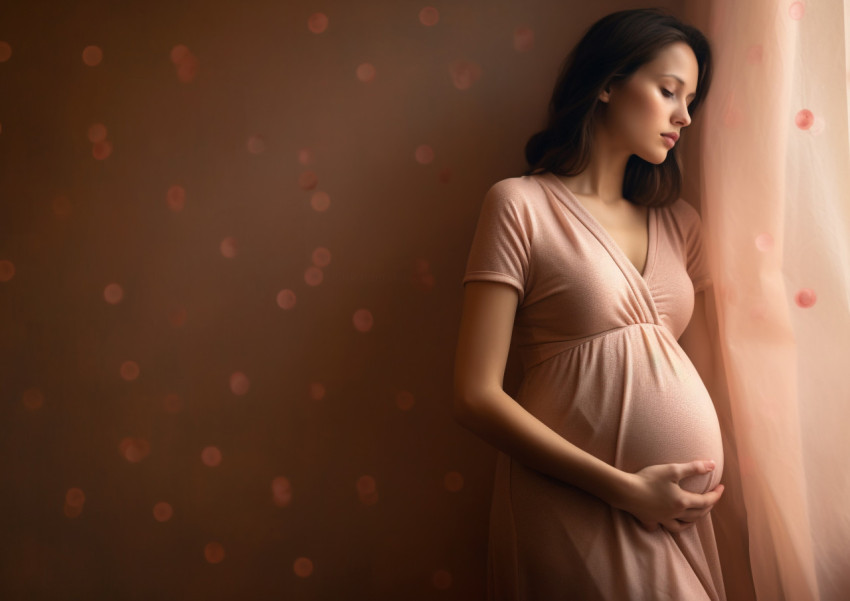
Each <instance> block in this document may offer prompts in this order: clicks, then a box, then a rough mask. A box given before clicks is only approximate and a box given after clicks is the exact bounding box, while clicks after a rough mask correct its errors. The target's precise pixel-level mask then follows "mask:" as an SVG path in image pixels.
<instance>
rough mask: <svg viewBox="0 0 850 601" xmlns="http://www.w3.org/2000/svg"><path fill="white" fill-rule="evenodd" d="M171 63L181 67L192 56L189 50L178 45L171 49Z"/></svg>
mask: <svg viewBox="0 0 850 601" xmlns="http://www.w3.org/2000/svg"><path fill="white" fill-rule="evenodd" d="M170 56H171V62H172V63H174V64H175V65H180V64H182V63H183V62H185V61H186V60H187V59H189V58H190V57H191V56H192V53H191V52H190V51H189V49H188V48H187V47H186V46H185V45H183V44H177V45H176V46H174V48H172V49H171V55H170Z"/></svg>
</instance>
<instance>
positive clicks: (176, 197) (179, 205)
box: [165, 184, 186, 213]
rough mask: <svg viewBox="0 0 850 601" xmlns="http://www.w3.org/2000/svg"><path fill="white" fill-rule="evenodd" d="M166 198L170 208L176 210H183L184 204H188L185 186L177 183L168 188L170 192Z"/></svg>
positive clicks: (166, 194)
mask: <svg viewBox="0 0 850 601" xmlns="http://www.w3.org/2000/svg"><path fill="white" fill-rule="evenodd" d="M165 200H166V202H167V203H168V208H169V209H171V210H172V211H174V212H175V213H176V212H177V211H182V210H183V205H185V204H186V190H185V188H183V186H179V185H177V184H175V185H173V186H171V187H170V188H168V192H166V193H165Z"/></svg>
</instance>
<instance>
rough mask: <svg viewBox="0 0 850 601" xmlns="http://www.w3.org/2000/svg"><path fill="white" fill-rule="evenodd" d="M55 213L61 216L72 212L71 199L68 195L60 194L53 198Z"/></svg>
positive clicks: (66, 215)
mask: <svg viewBox="0 0 850 601" xmlns="http://www.w3.org/2000/svg"><path fill="white" fill-rule="evenodd" d="M53 214H54V215H56V216H57V217H60V218H65V217H68V216H69V215H70V214H71V201H70V200H68V197H67V196H65V195H62V194H60V195H59V196H57V197H56V198H54V199H53Z"/></svg>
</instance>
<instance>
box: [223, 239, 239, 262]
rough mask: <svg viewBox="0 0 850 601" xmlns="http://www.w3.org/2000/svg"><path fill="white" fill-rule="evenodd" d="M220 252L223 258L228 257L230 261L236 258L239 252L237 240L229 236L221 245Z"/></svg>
mask: <svg viewBox="0 0 850 601" xmlns="http://www.w3.org/2000/svg"><path fill="white" fill-rule="evenodd" d="M219 251H220V252H221V256H223V257H226V258H228V259H232V258H233V257H235V256H236V253H237V252H238V247H237V244H236V238H234V237H233V236H228V237H226V238H225V239H224V240H222V241H221V244H220V245H219Z"/></svg>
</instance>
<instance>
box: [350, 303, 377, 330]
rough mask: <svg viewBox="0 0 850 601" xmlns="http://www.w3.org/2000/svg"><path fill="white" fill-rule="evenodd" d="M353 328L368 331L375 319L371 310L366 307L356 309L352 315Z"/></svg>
mask: <svg viewBox="0 0 850 601" xmlns="http://www.w3.org/2000/svg"><path fill="white" fill-rule="evenodd" d="M353 322H354V329H355V330H357V331H358V332H364V333H365V332H368V331H369V330H371V329H372V326H373V325H375V319H374V317H373V316H372V312H371V311H369V310H368V309H357V311H355V312H354V317H353Z"/></svg>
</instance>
